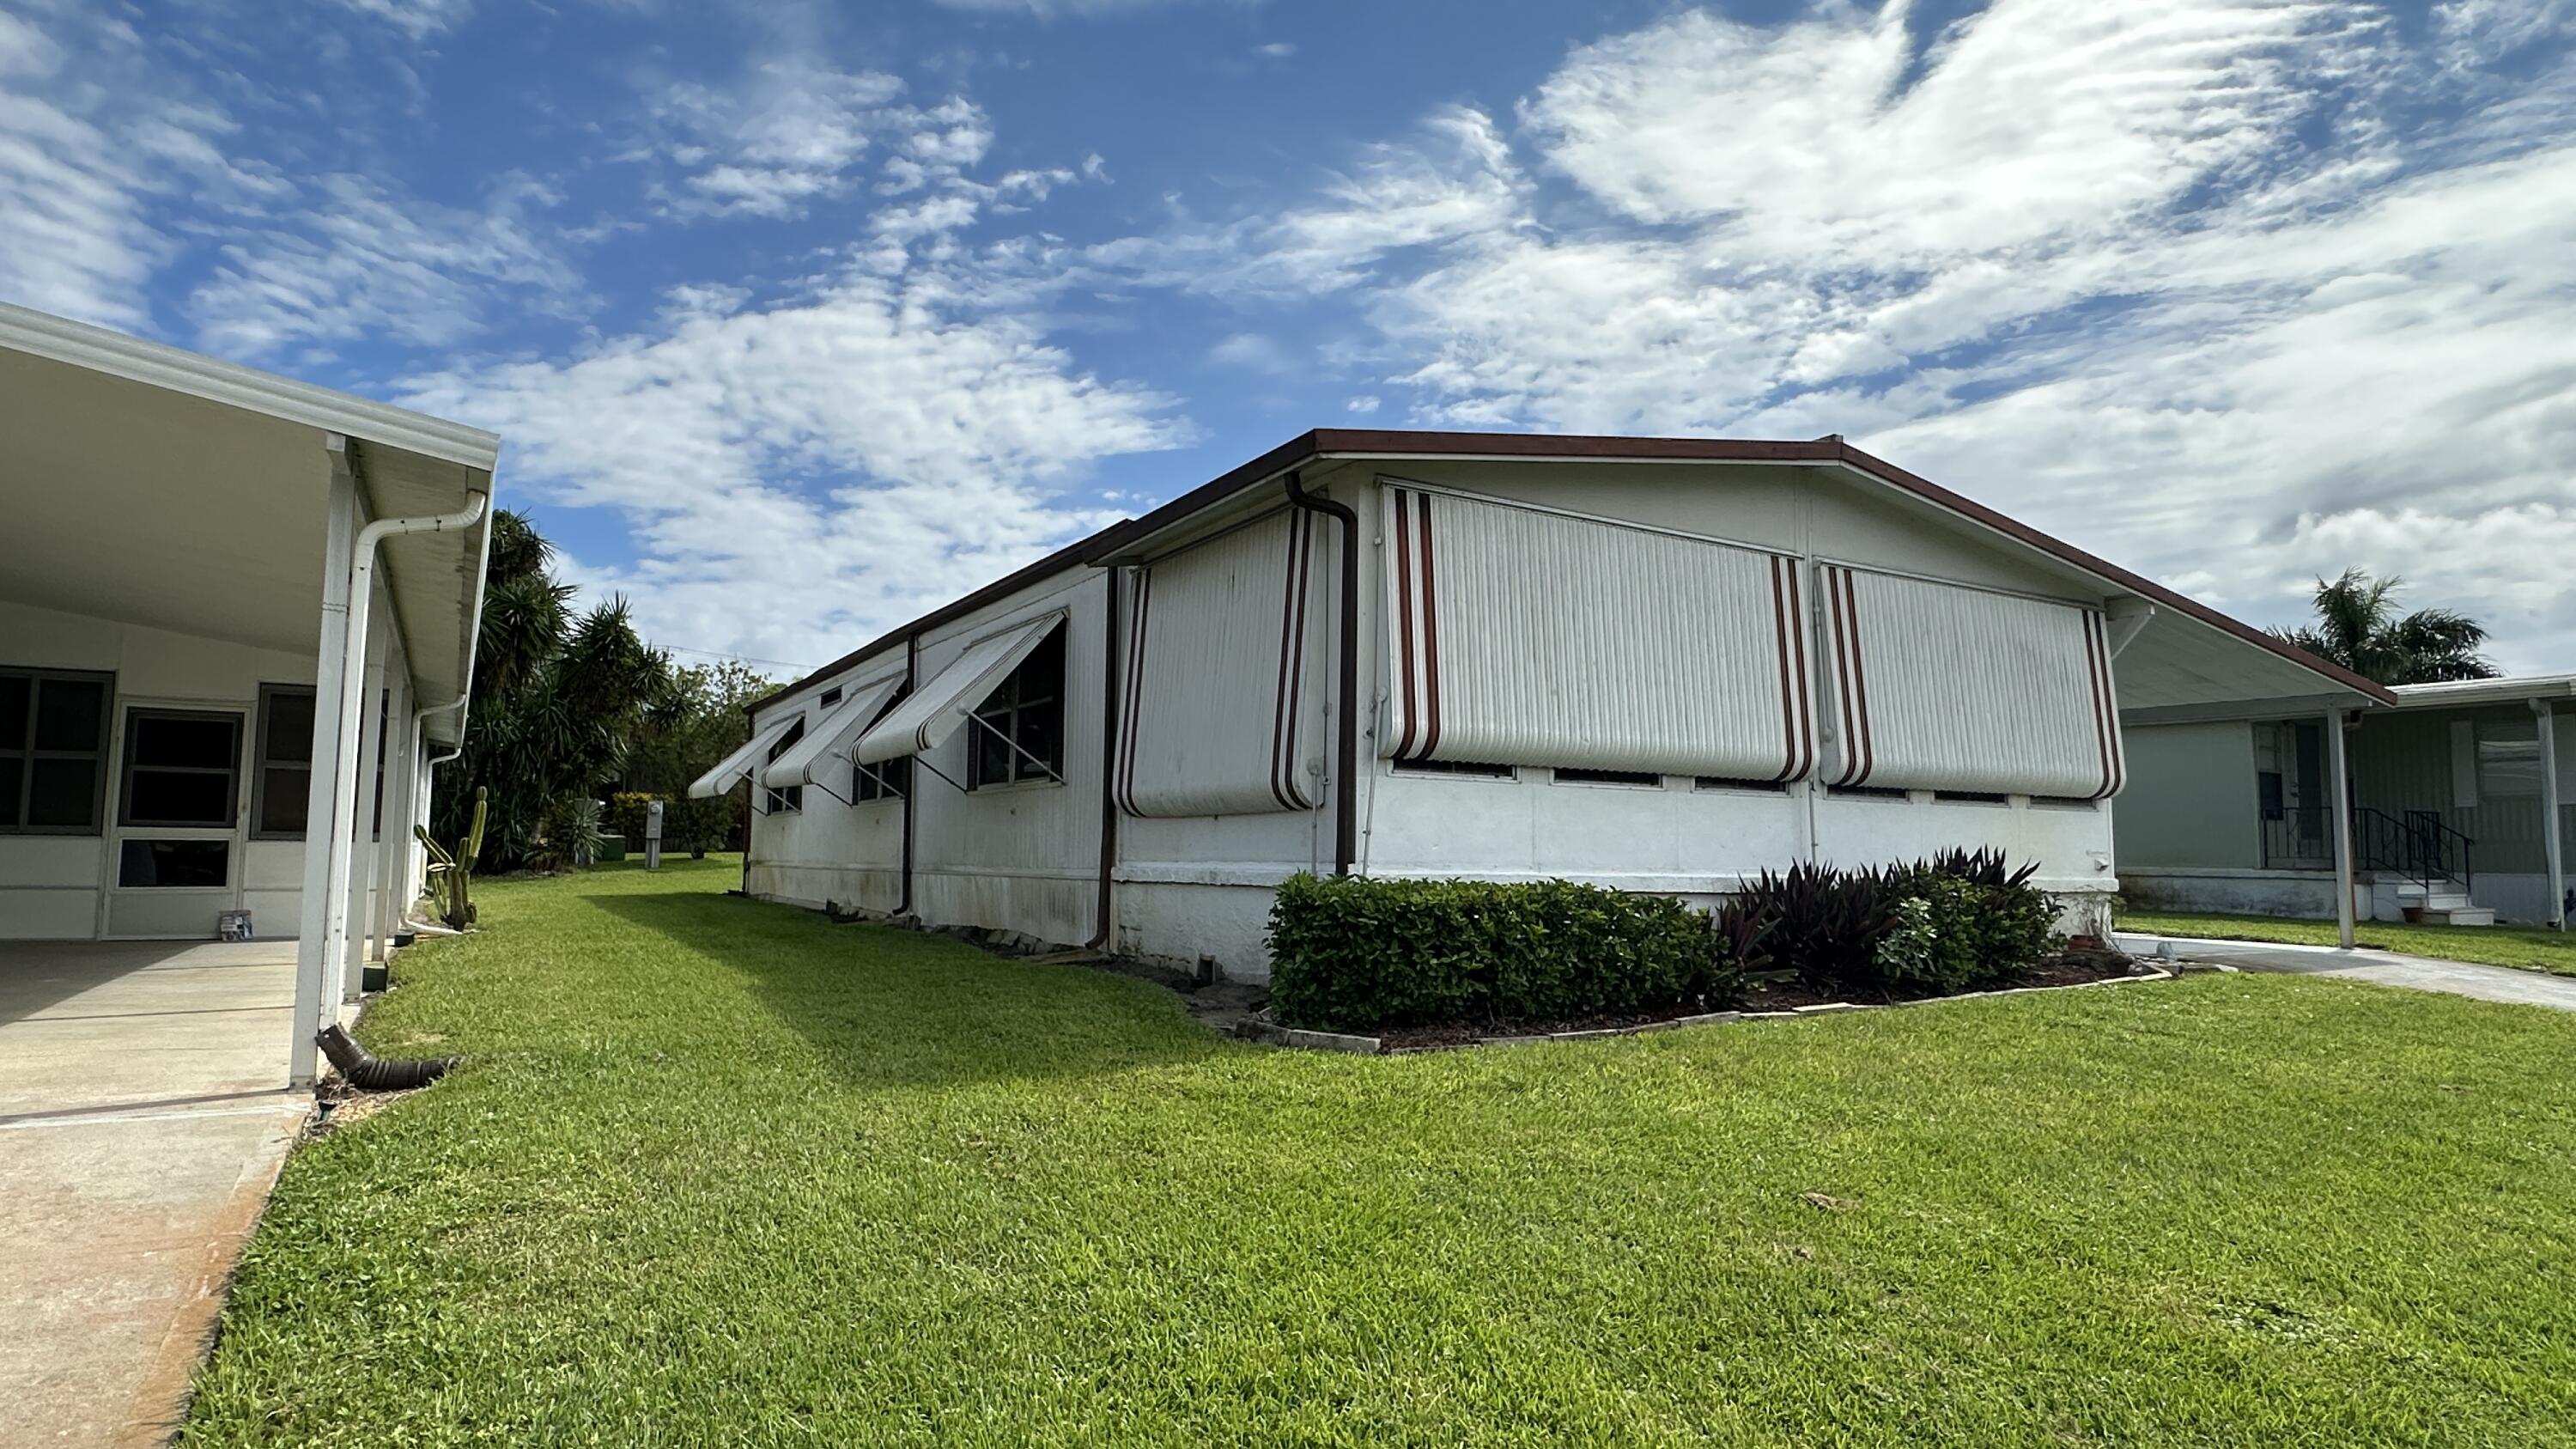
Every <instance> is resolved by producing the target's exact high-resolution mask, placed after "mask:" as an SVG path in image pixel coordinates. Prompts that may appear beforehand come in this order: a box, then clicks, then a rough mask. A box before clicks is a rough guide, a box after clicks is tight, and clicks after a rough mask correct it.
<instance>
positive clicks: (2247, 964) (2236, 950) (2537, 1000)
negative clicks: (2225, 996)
mask: <svg viewBox="0 0 2576 1449" xmlns="http://www.w3.org/2000/svg"><path fill="white" fill-rule="evenodd" d="M2113 940H2114V942H2115V943H2116V944H2117V945H2118V946H2119V948H2120V949H2121V950H2123V951H2126V952H2128V953H2129V954H2130V955H2132V956H2142V957H2156V956H2161V955H2171V956H2173V957H2174V958H2176V959H2178V960H2183V961H2215V962H2218V963H2221V964H2223V965H2228V966H2234V967H2237V968H2238V969H2240V970H2245V971H2290V972H2296V973H2298V974H2300V975H2303V976H2336V977H2341V978H2343V979H2345V980H2347V981H2368V982H2371V983H2373V984H2375V985H2379V986H2406V987H2412V988H2413V989H2415V990H2417V991H2446V992H2449V993H2450V994H2451V995H2454V996H2474V997H2476V998H2477V999H2478V1000H2480V1001H2503V1002H2510V1003H2513V1004H2515V1005H2519V1006H2548V1007H2555V1008H2557V1009H2558V1010H2560V1011H2576V977H2571V976H2552V975H2550V974H2549V973H2547V972H2545V971H2517V970H2515V969H2514V968H2512V967H2510V966H2480V965H2475V964H2473V963H2470V962H2467V961H2438V960H2435V959H2433V958H2432V957H2429V956H2407V955H2402V954H2400V953H2398V952H2395V951H2374V950H2370V949H2368V948H2366V947H2364V948H2358V949H2355V950H2350V951H2346V950H2344V949H2342V948H2341V947H2339V946H2294V945H2288V944H2284V943H2276V942H2271V941H2209V940H2202V939H2199V938H2197V937H2191V936H2171V937H2167V936H2148V935H2141V934H2138V933H2135V932H2130V931H2122V932H2120V933H2118V935H2116V936H2115V937H2114V938H2113ZM2168 942H2170V943H2171V948H2172V949H2171V950H2170V951H2167V950H2166V945H2167V943H2168Z"/></svg>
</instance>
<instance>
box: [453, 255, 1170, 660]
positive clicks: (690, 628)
mask: <svg viewBox="0 0 2576 1449" xmlns="http://www.w3.org/2000/svg"><path fill="white" fill-rule="evenodd" d="M1022 285H1023V284H1022V283H1021V282H1020V281H1019V280H1018V279H1014V278H1009V277H1004V278H997V279H988V278H985V277H983V276H981V275H979V274H977V273H974V272H971V271H968V272H958V271H947V272H936V273H923V274H919V275H915V276H909V277H882V276H873V275H867V274H864V273H857V272H853V273H851V274H849V275H846V276H843V277H841V278H839V279H837V280H835V281H833V282H832V283H830V284H829V285H828V286H826V287H824V288H822V289H821V290H819V291H817V292H815V293H813V294H811V295H807V296H802V297H798V298H794V299H790V300H786V301H782V302H778V303H775V304H773V305H770V306H767V307H746V306H744V305H742V299H741V298H740V297H739V296H737V295H735V294H732V293H730V292H725V291H720V290H719V291H715V292H690V293H684V294H678V295H675V296H674V297H673V298H672V299H671V301H670V305H669V307H668V308H667V309H666V311H665V313H664V319H663V321H662V323H661V324H660V325H658V326H657V327H656V328H655V329H653V330H652V331H651V332H650V333H639V334H636V335H631V336H627V337H622V338H619V339H617V340H615V341H613V342H610V343H607V344H605V345H603V346H601V347H599V348H597V349H595V350H593V351H590V352H587V353H585V354H583V355H581V356H579V357H575V358H572V359H569V360H565V361H522V362H496V363H492V364H488V365H482V366H474V367H460V368H456V369H452V370H449V371H445V372H441V373H437V374H433V375H428V376H424V377H420V378H417V379H414V380H413V381H412V382H411V384H410V385H409V387H408V389H407V399H406V400H407V401H409V402H411V403H412V404H414V405H416V406H420V407H424V408H426V409H428V410H430V411H432V412H436V413H440V414H442V415H447V416H454V417H459V418H464V419H468V420H472V421H475V422H478V423H480V424H482V425H484V426H487V427H491V428H494V429H495V430H497V431H499V432H500V433H502V434H503V436H504V437H505V438H507V439H508V449H509V451H508V453H507V455H506V457H505V459H504V463H503V482H504V486H505V487H509V488H512V489H514V490H524V491H526V492H533V493H534V494H536V495H537V496H538V497H540V498H542V499H545V500H546V501H549V502H554V503H559V504H565V505H572V506H602V507H611V508H615V509H618V510H620V511H621V512H622V513H623V514H624V515H625V517H626V518H627V520H628V523H629V528H630V531H631V532H632V534H633V536H634V539H635V542H636V544H637V547H638V551H639V552H640V553H641V554H643V555H644V557H643V559H642V561H640V562H638V563H637V564H636V565H635V566H634V567H633V568H631V569H627V570H600V571H597V573H596V577H594V578H593V579H592V580H591V581H590V582H591V585H592V586H593V587H595V588H619V589H624V590H625V591H626V592H628V593H629V594H630V595H631V596H632V597H633V599H634V602H635V605H636V609H637V614H638V617H639V619H640V620H641V621H642V623H643V626H644V628H645V630H646V632H647V633H648V635H651V636H654V637H663V638H670V639H676V640H682V641H685V642H689V643H692V644H696V645H701V646H712V647H720V648H726V649H733V650H739V651H741V652H743V653H747V654H756V655H762V656H766V657H771V658H783V659H823V658H830V657H832V656H834V655H836V654H838V653H839V652H840V651H841V650H843V649H845V648H847V647H848V646H849V645H850V644H851V643H852V642H854V641H855V640H857V639H859V638H862V637H865V636H867V635H870V634H873V633H875V632H877V631H878V630H880V629H882V628H884V627H885V626H887V625H889V624H892V623H895V622H898V621H900V620H901V619H904V618H907V617H910V616H911V615H913V614H915V613H918V612H920V611H922V610H924V609H926V608H929V607H931V606H933V605H935V604H938V603H940V602H943V601H945V600H946V599H948V598H951V597H954V596H955V595H957V594H959V593H961V592H964V591H965V590H967V589H969V588H972V587H974V586H976V585H978V584H981V583H983V582H985V581H987V580H989V579H991V578H993V577H995V576H997V575H999V574H1001V573H1004V572H1006V571H1008V570H1009V569H1011V568H1013V567H1015V566H1017V565H1019V564H1021V563H1025V562H1027V561H1028V560H1029V559H1031V558H1033V557H1035V556H1037V555H1038V554H1040V553H1042V552H1044V551H1046V550H1047V549H1050V548H1053V547H1056V546H1059V545H1061V544H1062V543H1064V542H1065V541H1067V540H1068V539H1070V538H1071V537H1074V536H1076V535H1078V534H1080V533H1082V532H1085V531H1088V530H1089V529H1091V528H1094V527H1098V526H1100V525H1101V524H1103V523H1106V522H1107V521H1109V519H1108V516H1106V515H1102V514H1098V513H1096V512H1094V511H1091V510H1087V509H1084V508H1081V507H1066V506H1064V505H1062V504H1060V503H1058V502H1057V501H1055V499H1054V498H1053V496H1052V494H1053V490H1054V489H1056V488H1058V487H1060V486H1062V485H1064V484H1065V483H1067V482H1069V481H1071V480H1073V479H1075V478H1077V477H1079V476H1080V475H1081V474H1082V473H1083V472H1084V471H1085V470H1087V469H1088V468H1089V467H1090V466H1091V465H1092V464H1094V463H1095V462H1096V461H1097V460H1099V459H1102V458H1107V457H1113V456H1117V455H1120V454H1128V453H1137V452H1144V451H1151V450H1155V449H1161V448H1167V447H1172V446H1176V445H1178V444H1179V443H1181V442H1184V441H1186V440H1187V438H1188V436H1189V435H1188V432H1187V428H1186V425H1185V424H1183V423H1181V422H1179V421H1177V420H1176V419H1175V418H1174V417H1173V416H1172V408H1173V402H1172V400H1171V399H1169V398H1166V397H1163V396H1161V395H1158V394H1155V393H1152V392H1150V391H1147V390H1144V389H1141V388H1136V387H1130V386H1125V385H1120V384H1116V383H1111V382H1104V381H1102V380H1100V379H1098V378H1096V377H1093V376H1090V375H1088V374H1086V373H1083V372H1082V371H1080V370H1079V369H1078V368H1077V366H1076V365H1075V363H1074V361H1073V359H1072V358H1071V357H1070V356H1068V355H1067V354H1066V353H1064V352H1063V351H1062V350H1061V349H1059V348H1057V347H1055V346H1053V345H1051V344H1050V343H1049V342H1048V341H1047V340H1046V338H1045V336H1044V334H1043V332H1042V330H1041V328H1040V325H1039V323H1038V322H1037V321H1036V320H1034V317H1033V313H1032V312H1031V311H1030V310H1028V309H1026V308H1024V307H1021V306H1019V305H1016V304H1017V303H1019V302H1021V301H1023V300H1025V299H1026V296H1025V293H1023V292H1022V291H1021V290H1020V288H1021V286H1022ZM969 297H983V298H989V299H998V300H995V301H993V302H992V303H990V304H986V305H979V304H977V303H975V302H970V301H966V300H961V299H964V298H969Z"/></svg>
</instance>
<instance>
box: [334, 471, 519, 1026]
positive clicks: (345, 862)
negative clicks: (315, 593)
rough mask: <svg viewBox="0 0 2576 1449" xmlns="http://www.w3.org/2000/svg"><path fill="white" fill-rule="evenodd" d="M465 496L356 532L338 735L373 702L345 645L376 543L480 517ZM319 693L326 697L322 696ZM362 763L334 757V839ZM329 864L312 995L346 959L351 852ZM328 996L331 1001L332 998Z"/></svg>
mask: <svg viewBox="0 0 2576 1449" xmlns="http://www.w3.org/2000/svg"><path fill="white" fill-rule="evenodd" d="M468 496H469V497H470V498H471V499H472V502H470V503H469V504H468V505H467V506H466V507H465V508H463V509H462V510H460V511H458V512H455V513H447V514H437V515H432V516H428V517H421V518H380V519H378V520H376V521H375V522H373V523H370V524H368V525H367V526H366V527H365V528H362V529H360V530H359V531H358V538H357V542H356V543H355V544H353V545H352V546H351V547H350V549H349V576H348V598H349V604H348V608H349V623H348V629H347V632H346V634H345V636H344V644H343V649H344V661H343V662H344V667H343V669H342V670H341V674H340V695H339V701H338V707H337V708H336V709H335V710H334V711H333V713H334V714H336V715H337V716H338V723H337V729H338V732H339V735H340V737H341V738H343V739H355V738H357V737H358V733H359V724H360V720H361V717H362V712H363V711H364V710H365V709H367V708H368V707H370V705H372V704H373V703H374V701H372V700H370V699H369V698H368V697H367V696H368V691H367V690H366V689H365V688H364V687H363V686H364V685H365V684H366V682H367V681H366V677H365V671H364V670H363V669H362V668H360V667H358V666H359V664H360V659H361V658H362V657H363V656H360V654H359V651H358V650H357V649H355V648H350V647H347V646H348V645H349V644H350V643H352V642H360V641H364V640H365V639H366V638H367V637H368V629H367V620H368V614H369V606H370V605H371V603H372V602H373V600H374V597H375V577H376V545H378V544H379V543H381V542H383V541H384V540H385V539H387V538H390V537H393V536H394V535H396V534H409V533H439V532H443V531H445V530H447V529H452V528H471V527H473V526H474V523H475V521H476V520H477V519H480V518H481V517H482V516H483V510H484V508H485V507H486V506H487V505H488V504H489V503H490V502H491V499H490V498H489V497H488V496H487V495H485V494H482V493H475V494H470V495H468ZM388 614H390V611H388ZM349 656H358V657H349ZM324 698H326V699H327V696H325V697H324ZM315 715H316V722H315V725H314V728H315V730H316V732H317V733H318V732H319V731H320V730H321V728H322V725H321V723H320V710H319V708H318V707H317V709H316V711H315ZM365 763H369V762H366V761H362V760H361V759H359V758H358V757H357V756H356V755H354V754H351V755H344V756H343V757H342V758H341V760H340V761H339V767H338V768H337V769H335V770H333V771H332V772H331V811H332V822H333V823H332V829H331V831H330V834H331V837H332V838H333V839H335V840H340V841H348V840H351V839H354V838H355V836H356V831H357V827H358V797H359V792H360V790H361V788H362V786H363V785H364V783H365V782H366V781H367V780H368V778H369V776H368V775H366V774H365V773H363V772H362V770H361V768H360V767H361V765H362V764H365ZM331 869H332V879H331V882H330V884H329V886H328V887H327V888H326V889H325V890H324V891H323V893H322V899H323V903H324V909H326V910H327V911H329V912H330V919H329V920H328V921H326V922H325V923H324V925H323V932H322V946H323V950H322V956H321V963H322V968H321V969H322V970H323V971H324V972H325V973H326V980H325V981H319V982H316V983H315V990H316V992H317V1000H318V999H319V997H318V993H319V992H321V991H322V990H323V989H324V987H325V986H326V984H327V973H328V972H329V971H330V969H331V967H332V964H333V963H336V962H343V961H347V960H349V959H350V957H349V944H348V942H349V921H350V910H349V897H350V893H351V878H352V874H353V872H352V870H351V862H350V852H349V851H347V850H345V849H343V850H335V851H333V852H332V862H331ZM357 879H358V880H361V881H363V880H364V879H365V877H364V876H358V877H357ZM362 924H363V923H362ZM333 1000H335V1001H336V1000H337V998H333ZM304 1029H305V1030H306V1031H308V1032H313V1031H319V1030H321V1029H322V1020H321V1019H320V1018H319V1017H318V1016H317V1017H315V1018H313V1019H310V1020H309V1022H308V1024H307V1025H306V1026H305V1028H304Z"/></svg>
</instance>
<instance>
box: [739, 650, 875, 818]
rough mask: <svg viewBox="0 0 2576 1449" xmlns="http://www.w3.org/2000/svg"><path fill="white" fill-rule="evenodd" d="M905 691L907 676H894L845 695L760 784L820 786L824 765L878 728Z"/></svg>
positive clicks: (763, 775) (762, 776)
mask: <svg viewBox="0 0 2576 1449" xmlns="http://www.w3.org/2000/svg"><path fill="white" fill-rule="evenodd" d="M902 687H903V676H902V675H900V674H890V675H887V676H886V677H885V678H883V679H880V680H877V681H875V682H873V683H870V684H863V685H860V686H859V687H858V688H857V689H856V690H855V691H853V692H851V693H849V694H847V695H845V696H844V697H843V698H842V700H841V702H840V703H839V704H836V705H834V706H833V707H832V708H831V710H830V711H829V712H827V713H826V714H824V716H823V717H822V718H821V719H820V720H818V721H816V722H815V724H814V727H813V728H812V729H809V730H807V731H806V732H805V737H804V738H803V739H801V740H798V741H797V742H796V743H795V745H794V746H792V747H791V748H790V749H789V750H788V751H787V752H786V753H785V754H783V755H780V756H779V757H778V758H777V759H776V760H775V761H773V762H771V764H770V766H769V768H767V769H765V770H763V771H761V773H760V783H762V784H764V785H767V786H768V787H770V788H771V789H773V790H779V789H785V788H787V787H788V786H791V785H796V786H802V785H811V784H815V783H817V781H816V779H815V774H816V772H817V771H819V770H821V769H822V768H823V762H824V761H825V760H828V759H832V758H835V757H837V756H839V755H841V754H842V752H843V751H844V750H846V749H847V748H848V747H849V744H850V742H851V741H852V740H855V739H857V738H858V737H859V732H860V731H862V730H865V729H866V728H867V727H868V726H869V725H871V724H874V723H875V722H876V717H877V715H878V713H879V712H881V711H882V710H884V708H885V703H886V701H887V700H889V699H892V698H894V692H895V691H896V690H897V689H900V688H902Z"/></svg>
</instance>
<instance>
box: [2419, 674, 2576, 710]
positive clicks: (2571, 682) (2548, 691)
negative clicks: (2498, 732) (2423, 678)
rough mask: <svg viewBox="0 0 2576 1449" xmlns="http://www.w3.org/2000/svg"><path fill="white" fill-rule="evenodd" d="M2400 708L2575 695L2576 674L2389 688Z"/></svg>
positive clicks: (2564, 697) (2422, 707) (2531, 675)
mask: <svg viewBox="0 0 2576 1449" xmlns="http://www.w3.org/2000/svg"><path fill="white" fill-rule="evenodd" d="M2389 692H2390V693H2392V694H2394V695H2396V696H2397V707H2398V708H2400V709H2441V708H2453V709H2456V708H2459V707H2461V706H2463V705H2479V704H2513V703H2516V702H2518V701H2521V700H2556V699H2567V698H2571V697H2576V674H2522V675H2508V676H2506V677H2504V678H2501V679H2460V680H2451V681H2446V682H2444V683H2441V684H2401V685H2398V686H2397V687H2396V688H2395V689H2392V690H2390V691H2389Z"/></svg>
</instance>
